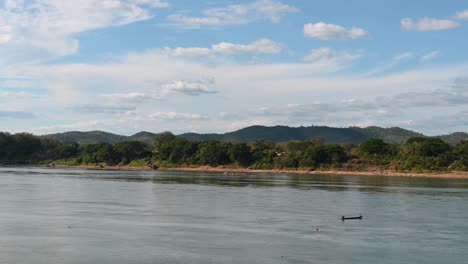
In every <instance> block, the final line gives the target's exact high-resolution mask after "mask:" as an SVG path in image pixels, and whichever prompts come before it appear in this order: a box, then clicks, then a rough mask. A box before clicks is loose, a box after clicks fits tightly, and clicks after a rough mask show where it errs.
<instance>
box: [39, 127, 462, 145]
mask: <svg viewBox="0 0 468 264" xmlns="http://www.w3.org/2000/svg"><path fill="white" fill-rule="evenodd" d="M155 136H156V134H155V133H151V132H140V133H137V134H135V135H132V136H121V135H116V134H112V133H107V132H103V131H89V132H77V131H72V132H65V133H58V134H51V135H45V136H43V137H47V138H51V139H54V140H57V141H61V142H78V143H79V144H90V143H96V142H108V143H112V144H115V143H118V142H122V141H128V140H136V141H142V142H145V143H148V144H149V143H151V142H152V140H153V138H154V137H155ZM178 136H179V137H182V138H186V139H189V140H193V141H205V140H219V141H229V142H253V141H256V140H269V141H273V142H286V141H295V140H297V141H304V140H314V141H318V142H322V143H327V144H346V143H351V144H359V143H361V142H364V141H366V140H368V139H370V138H379V139H382V140H384V141H386V142H388V143H399V144H401V143H404V142H405V141H406V140H407V139H408V138H411V137H417V136H423V135H422V134H420V133H417V132H414V131H410V130H406V129H402V128H399V127H392V128H381V127H366V128H359V127H349V128H335V127H326V126H311V127H287V126H274V127H266V126H251V127H247V128H243V129H240V130H237V131H234V132H229V133H224V134H196V133H186V134H181V135H178ZM439 138H440V139H442V140H444V141H446V142H448V143H451V144H456V143H458V142H460V141H461V140H468V134H467V133H464V132H458V133H453V134H450V135H443V136H439Z"/></svg>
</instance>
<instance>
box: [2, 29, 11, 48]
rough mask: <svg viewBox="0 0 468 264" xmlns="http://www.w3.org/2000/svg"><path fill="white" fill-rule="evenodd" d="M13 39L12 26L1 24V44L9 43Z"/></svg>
mask: <svg viewBox="0 0 468 264" xmlns="http://www.w3.org/2000/svg"><path fill="white" fill-rule="evenodd" d="M10 40H11V28H10V27H9V26H1V25H0V44H3V43H7V42H9V41H10Z"/></svg>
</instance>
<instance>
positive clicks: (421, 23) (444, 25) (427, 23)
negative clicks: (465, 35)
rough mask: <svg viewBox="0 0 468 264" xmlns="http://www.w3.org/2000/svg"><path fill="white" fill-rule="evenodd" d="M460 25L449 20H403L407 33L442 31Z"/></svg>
mask: <svg viewBox="0 0 468 264" xmlns="http://www.w3.org/2000/svg"><path fill="white" fill-rule="evenodd" d="M459 26H460V24H459V23H457V22H455V21H453V20H448V19H435V18H430V17H424V18H421V19H418V20H413V19H411V18H403V19H402V20H401V27H402V28H403V29H404V30H406V31H442V30H450V29H454V28H457V27H459Z"/></svg>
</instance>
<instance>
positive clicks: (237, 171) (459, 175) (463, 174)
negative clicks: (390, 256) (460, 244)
mask: <svg viewBox="0 0 468 264" xmlns="http://www.w3.org/2000/svg"><path fill="white" fill-rule="evenodd" d="M46 167H47V168H51V169H88V170H109V171H112V170H122V171H152V170H153V169H152V168H150V167H147V166H142V167H135V166H91V165H78V166H67V165H55V166H46ZM155 171H186V172H206V173H224V174H227V175H246V174H247V173H273V174H281V173H283V174H302V175H330V176H373V177H409V178H441V179H468V171H452V172H424V173H416V172H396V171H385V170H378V171H342V170H326V171H320V170H319V171H305V170H279V169H272V170H255V169H247V168H232V167H222V166H220V167H210V166H200V167H182V168H166V167H160V168H158V169H157V170H155Z"/></svg>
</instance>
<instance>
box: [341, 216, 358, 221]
mask: <svg viewBox="0 0 468 264" xmlns="http://www.w3.org/2000/svg"><path fill="white" fill-rule="evenodd" d="M345 220H362V215H360V216H348V217H347V216H342V217H341V221H345Z"/></svg>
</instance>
